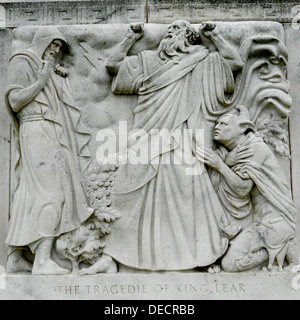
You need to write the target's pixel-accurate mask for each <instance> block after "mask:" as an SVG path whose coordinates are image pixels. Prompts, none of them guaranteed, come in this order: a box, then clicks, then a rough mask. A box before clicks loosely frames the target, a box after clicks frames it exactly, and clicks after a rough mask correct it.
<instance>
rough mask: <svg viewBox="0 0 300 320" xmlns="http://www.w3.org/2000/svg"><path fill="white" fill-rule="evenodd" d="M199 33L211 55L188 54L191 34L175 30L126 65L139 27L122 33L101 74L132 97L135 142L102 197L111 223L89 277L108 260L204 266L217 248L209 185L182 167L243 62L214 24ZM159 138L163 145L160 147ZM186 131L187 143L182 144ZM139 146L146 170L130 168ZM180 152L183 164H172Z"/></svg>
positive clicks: (221, 243)
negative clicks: (108, 195) (115, 214)
mask: <svg viewBox="0 0 300 320" xmlns="http://www.w3.org/2000/svg"><path fill="white" fill-rule="evenodd" d="M202 31H203V33H204V35H205V36H207V37H209V38H210V39H211V40H212V41H213V42H214V44H215V45H216V47H217V49H218V51H215V52H209V50H208V49H207V48H206V47H204V46H202V45H197V44H196V43H197V42H199V34H198V33H197V32H196V31H195V29H194V28H193V27H192V26H191V25H190V24H189V23H188V22H186V21H177V22H174V23H173V24H172V25H171V26H170V27H169V29H168V34H167V35H166V37H165V38H164V39H163V40H162V41H161V43H160V45H159V47H158V50H157V51H143V52H141V53H140V54H138V55H136V56H127V53H128V51H129V50H130V48H131V46H132V45H133V43H134V42H135V41H137V40H138V39H140V38H141V37H142V35H143V25H135V26H131V30H130V31H129V32H128V34H127V36H126V38H125V39H124V41H123V42H122V43H121V44H120V46H119V47H118V48H117V50H116V52H115V53H114V54H113V55H111V56H110V57H109V58H108V61H107V68H108V70H109V71H111V72H113V73H114V74H115V75H116V77H115V78H114V80H113V84H112V90H113V92H114V93H116V94H138V103H137V106H136V107H135V108H134V132H135V133H136V134H133V135H132V136H131V137H130V138H129V143H128V145H129V152H128V153H129V158H128V163H127V164H125V165H123V166H121V167H120V169H119V174H118V177H117V179H116V181H115V185H114V188H113V191H112V192H113V197H112V205H113V207H114V208H115V209H116V210H118V211H119V212H120V214H121V218H120V219H119V220H118V221H116V223H114V225H113V227H112V228H113V230H112V233H111V235H110V236H109V237H108V239H107V243H106V247H105V249H104V252H105V254H106V255H104V256H103V258H102V259H101V261H99V262H98V266H94V269H96V268H97V267H98V270H104V269H105V268H104V265H108V264H109V261H113V259H114V260H116V261H117V262H118V263H119V264H121V265H122V266H126V267H130V268H134V269H140V270H150V271H160V270H190V269H194V268H196V267H207V266H210V265H211V264H213V263H214V262H215V261H216V260H217V259H218V258H220V257H221V256H222V255H223V254H224V253H225V251H226V249H227V246H228V239H227V238H226V237H225V236H224V235H223V234H222V230H221V228H220V220H221V219H222V218H221V217H222V207H221V205H220V203H219V201H218V197H217V195H216V193H215V191H214V189H213V186H212V184H211V181H210V178H209V176H208V174H207V172H206V170H204V169H203V168H200V163H199V162H196V163H193V162H192V161H186V159H189V160H191V159H193V157H194V154H195V150H196V142H197V141H196V140H197V135H196V133H197V130H201V129H202V130H204V131H205V137H204V140H205V142H204V143H205V145H208V146H210V145H212V143H213V139H212V131H213V127H214V121H215V120H216V119H217V117H218V116H219V115H220V114H222V113H224V112H225V111H226V110H227V107H228V104H227V102H226V99H225V94H226V93H232V92H233V90H234V79H233V73H232V71H233V70H238V69H240V68H241V67H242V65H243V63H242V61H241V58H240V56H239V54H238V52H237V51H236V50H235V48H233V47H232V46H231V45H230V44H228V43H227V42H226V41H225V40H224V38H223V37H222V36H221V35H220V33H219V31H218V29H217V28H216V26H215V25H214V24H211V23H208V24H206V25H203V30H202ZM163 130H164V131H165V132H169V133H171V136H172V138H173V141H171V140H170V141H163V142H162V143H160V142H161V140H160V139H161V136H160V134H159V132H162V131H163ZM187 130H189V131H188V132H190V133H191V135H190V136H189V139H188V141H185V142H187V143H185V144H184V140H185V139H184V132H185V131H187ZM137 136H138V137H137ZM149 139H150V140H151V145H152V147H153V146H154V148H152V149H151V156H149V158H148V163H145V162H143V163H142V164H141V163H134V161H130V154H131V155H132V154H133V153H134V151H136V150H140V153H141V154H142V153H143V152H144V153H146V151H148V150H146V149H147V148H145V146H147V145H149V144H148V142H149V141H150V140H149ZM147 140H148V141H147ZM168 142H169V143H168ZM184 145H185V147H184ZM187 145H188V147H186V146H187ZM158 146H160V148H158ZM153 149H156V150H155V151H154V152H153ZM158 149H159V150H158ZM131 151H133V152H131ZM182 153H184V158H185V160H183V161H177V160H178V159H179V158H180V156H182ZM148 155H149V154H148ZM167 158H168V159H170V162H169V163H167V162H166V161H164V160H166V159H167ZM197 166H199V167H197ZM188 169H191V170H190V171H189V170H188ZM202 169H203V170H202ZM193 170H194V171H193ZM191 172H198V174H191ZM201 172H202V173H201ZM200 173H201V174H200ZM88 272H89V271H88V270H87V273H88Z"/></svg>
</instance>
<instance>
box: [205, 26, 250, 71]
mask: <svg viewBox="0 0 300 320" xmlns="http://www.w3.org/2000/svg"><path fill="white" fill-rule="evenodd" d="M201 31H202V33H203V35H204V36H205V37H207V38H209V39H210V40H211V41H212V42H213V43H214V45H215V46H216V48H217V50H218V52H219V53H220V55H221V56H222V57H223V58H224V59H226V61H227V62H228V64H229V65H230V68H231V70H232V71H236V70H239V69H241V68H242V67H243V65H244V63H243V61H242V59H241V56H240V54H239V53H238V51H237V50H236V49H235V48H234V47H233V46H232V45H231V44H230V43H228V42H227V41H226V40H225V39H224V38H223V37H222V35H221V34H220V31H219V29H218V27H217V26H216V25H215V24H214V23H205V24H203V25H202V28H201Z"/></svg>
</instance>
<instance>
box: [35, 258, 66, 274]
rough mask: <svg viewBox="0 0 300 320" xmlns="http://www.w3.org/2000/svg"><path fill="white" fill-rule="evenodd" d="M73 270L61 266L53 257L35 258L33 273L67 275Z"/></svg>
mask: <svg viewBox="0 0 300 320" xmlns="http://www.w3.org/2000/svg"><path fill="white" fill-rule="evenodd" d="M70 273H71V270H69V269H66V268H63V267H61V266H59V265H58V264H57V263H56V262H54V261H53V260H52V259H46V260H35V261H34V264H33V269H32V274H33V275H67V274H70Z"/></svg>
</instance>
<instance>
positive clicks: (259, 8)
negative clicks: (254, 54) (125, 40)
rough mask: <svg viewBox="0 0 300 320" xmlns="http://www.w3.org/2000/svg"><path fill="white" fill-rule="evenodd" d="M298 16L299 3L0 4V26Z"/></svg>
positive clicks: (43, 0) (106, 0)
mask: <svg viewBox="0 0 300 320" xmlns="http://www.w3.org/2000/svg"><path fill="white" fill-rule="evenodd" d="M299 14H300V1H299V0H294V1H286V0H285V1H284V0H265V1H249V0H247V1H245V0H241V1H237V0H234V1H225V0H223V1H221V0H212V1H209V0H201V1H200V0H184V1H183V0H177V1H170V0H159V1H158V0H124V1H123V0H111V1H110V0H102V1H95V0H81V1H76V0H67V1H59V0H39V1H33V0H30V1H21V0H17V1H16V0H15V1H8V0H6V1H5V2H3V3H1V5H0V27H19V26H27V25H58V24H97V23H131V22H152V23H170V22H173V21H175V20H178V19H185V20H188V21H190V22H191V23H199V22H202V21H207V20H219V21H241V20H244V21H249V20H256V21H264V20H269V21H270V20H271V21H278V22H281V23H288V22H291V21H293V19H295V18H296V19H297V16H298V15H299Z"/></svg>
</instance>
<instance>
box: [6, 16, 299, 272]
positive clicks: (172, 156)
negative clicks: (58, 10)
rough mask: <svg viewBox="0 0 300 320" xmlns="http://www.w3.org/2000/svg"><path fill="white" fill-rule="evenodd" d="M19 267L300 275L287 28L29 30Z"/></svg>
mask: <svg viewBox="0 0 300 320" xmlns="http://www.w3.org/2000/svg"><path fill="white" fill-rule="evenodd" d="M11 53H12V55H11V59H10V63H9V66H8V70H7V81H6V91H5V92H6V93H5V100H6V104H7V107H8V113H9V115H10V118H11V123H12V130H11V132H12V135H11V137H10V138H11V139H10V141H11V150H12V152H11V154H12V158H11V168H12V170H11V171H12V174H11V183H10V187H11V190H10V192H11V199H12V203H11V210H10V226H9V230H8V234H7V238H6V243H7V246H8V263H7V272H8V273H13V274H16V273H24V272H27V273H29V274H32V275H40V276H52V275H57V276H62V275H67V274H70V273H72V274H73V275H77V276H81V277H84V276H86V275H94V274H99V273H131V272H158V271H165V272H171V271H193V272H199V273H200V272H202V273H203V272H204V273H220V272H228V273H242V272H245V271H248V272H249V271H250V272H258V270H261V271H264V272H266V271H274V272H277V271H282V270H285V271H287V272H296V271H298V269H299V256H298V245H297V241H296V232H295V229H296V222H297V221H296V220H297V209H296V207H295V205H294V202H293V200H292V194H291V187H290V182H289V170H290V168H289V153H290V151H289V136H288V129H287V125H288V117H289V114H290V111H291V106H292V99H291V96H290V93H289V87H290V83H289V80H288V79H287V65H288V51H287V48H286V45H285V39H284V32H283V28H282V26H281V25H280V24H278V23H276V22H236V23H225V22H224V23H214V22H208V23H203V24H198V25H191V24H190V23H189V22H187V21H182V20H180V21H175V22H173V23H172V24H170V25H157V24H132V25H109V26H108V25H98V26H58V27H51V26H50V27H23V28H17V29H15V30H14V31H13V41H12V45H11Z"/></svg>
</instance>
